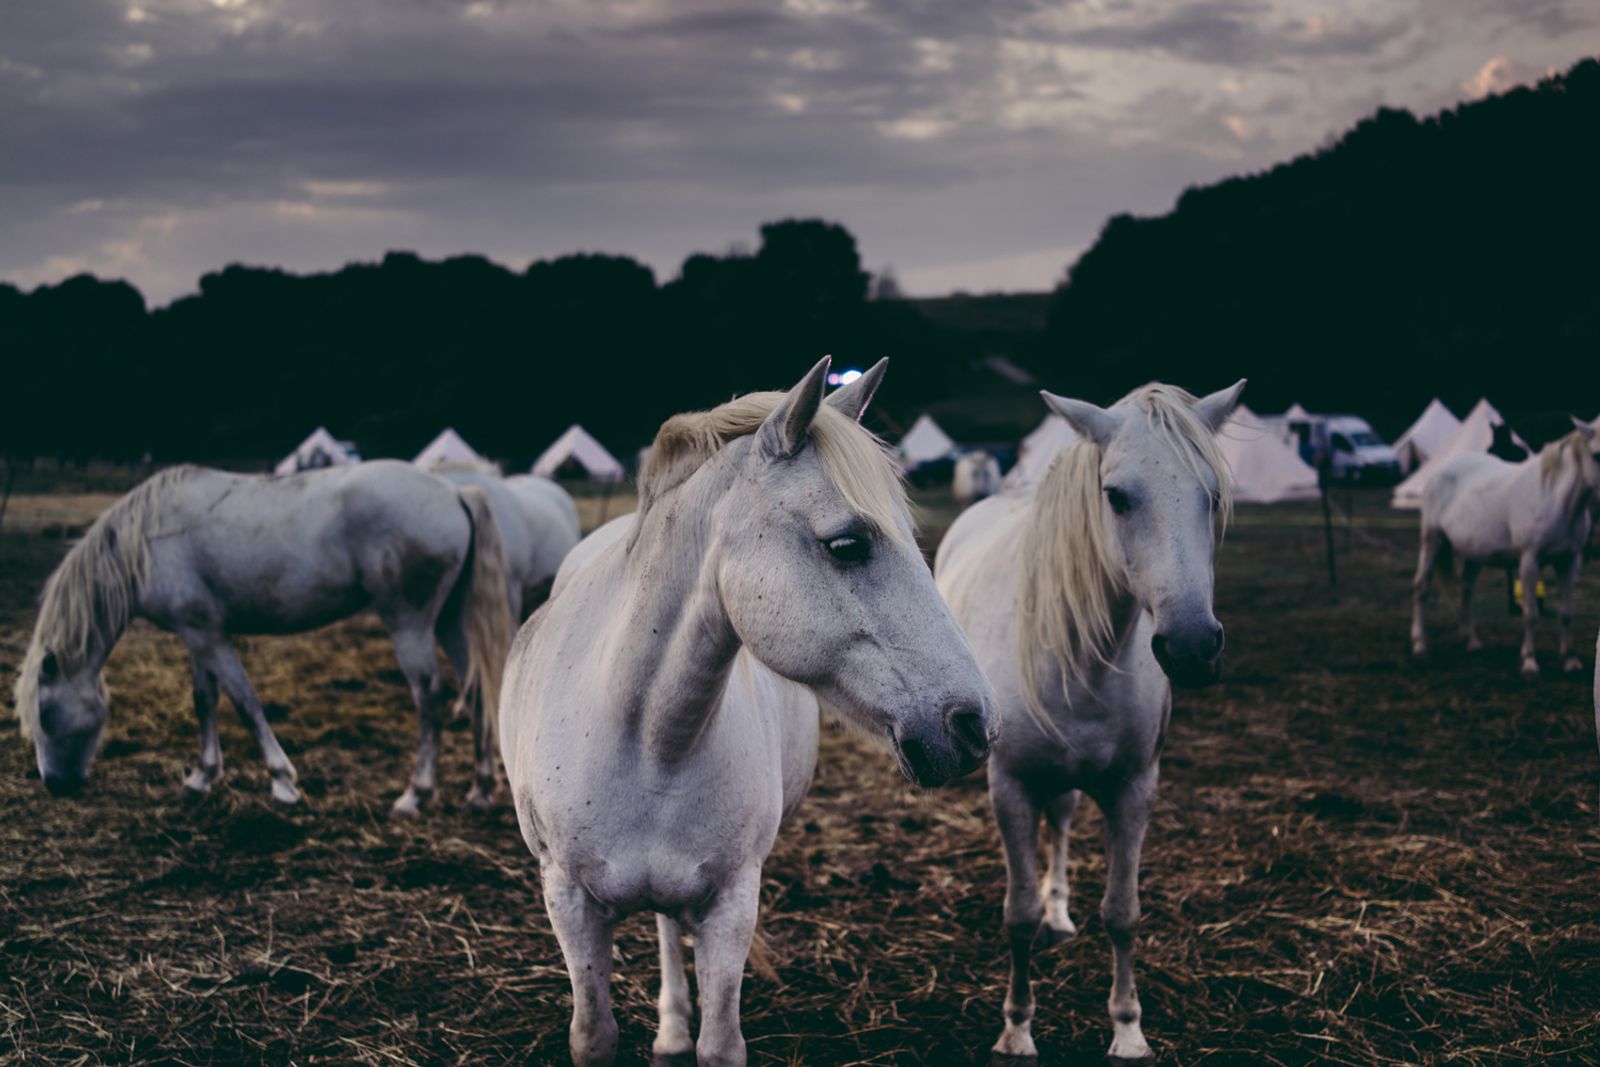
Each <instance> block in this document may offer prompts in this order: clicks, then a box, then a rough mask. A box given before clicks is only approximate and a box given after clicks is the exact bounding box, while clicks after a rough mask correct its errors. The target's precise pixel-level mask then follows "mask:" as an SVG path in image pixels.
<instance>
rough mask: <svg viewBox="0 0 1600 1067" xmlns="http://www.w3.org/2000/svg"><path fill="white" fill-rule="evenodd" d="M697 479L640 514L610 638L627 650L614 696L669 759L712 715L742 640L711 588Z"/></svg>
mask: <svg viewBox="0 0 1600 1067" xmlns="http://www.w3.org/2000/svg"><path fill="white" fill-rule="evenodd" d="M707 473H711V472H707ZM696 481H699V479H698V477H697V478H696V479H693V480H692V481H691V484H688V485H684V486H682V487H680V488H679V489H678V490H675V491H674V495H676V494H687V495H686V497H685V499H682V500H673V499H667V500H662V501H659V502H657V503H656V505H655V506H654V507H653V508H651V510H650V511H648V512H646V513H644V514H642V515H641V516H640V517H639V520H638V521H639V522H641V523H643V524H644V525H643V527H642V528H641V530H640V531H639V536H638V537H637V539H636V540H635V541H634V544H633V545H632V547H631V548H630V549H629V551H628V555H627V560H626V562H625V564H624V567H623V575H624V578H623V582H624V586H625V591H624V594H623V598H622V601H621V603H622V607H621V615H620V617H619V623H620V626H619V630H618V632H617V633H616V634H615V636H614V643H613V644H612V647H613V648H617V649H621V650H626V651H625V654H624V656H623V657H622V658H621V660H620V664H619V666H618V667H617V669H616V670H615V671H614V673H613V675H612V678H613V682H612V685H613V687H614V689H613V692H614V693H615V695H616V698H617V701H618V703H619V705H620V706H621V707H622V708H623V709H625V715H626V718H627V720H628V723H629V725H630V726H631V727H632V729H633V732H634V733H635V736H638V737H639V738H640V739H641V741H642V742H643V744H644V747H645V752H646V754H647V755H648V756H649V757H651V758H653V759H655V760H657V761H659V762H660V763H662V764H665V765H669V766H670V765H672V764H674V763H676V762H678V761H679V760H681V759H682V758H683V757H684V756H686V755H688V754H689V752H690V751H691V750H692V749H693V748H694V747H695V744H696V742H697V741H698V740H699V738H700V736H701V734H702V733H703V732H704V731H705V728H706V725H707V724H708V723H709V722H710V721H711V717H712V716H713V715H714V714H715V712H716V710H717V707H718V706H719V705H720V703H721V702H722V696H723V693H724V692H725V691H726V689H727V685H728V676H729V672H730V670H731V668H732V666H733V661H734V658H735V656H737V655H738V652H739V647H740V642H739V638H738V635H737V634H736V633H734V630H733V625H732V623H731V622H730V621H729V619H728V614H727V611H726V610H725V609H724V607H723V605H722V600H721V596H720V594H719V592H718V589H717V579H716V574H715V562H714V560H713V559H712V551H713V549H712V548H711V544H710V542H711V537H710V525H711V503H712V494H711V492H710V489H711V487H709V486H704V485H697V484H693V483H694V482H696Z"/></svg>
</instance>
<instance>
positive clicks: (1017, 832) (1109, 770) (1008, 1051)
mask: <svg viewBox="0 0 1600 1067" xmlns="http://www.w3.org/2000/svg"><path fill="white" fill-rule="evenodd" d="M1243 388H1244V382H1242V381H1241V382H1239V383H1238V384H1237V385H1234V386H1233V387H1232V388H1230V389H1224V390H1222V391H1221V392H1218V393H1213V394H1212V395H1210V396H1207V397H1205V398H1204V399H1201V400H1196V399H1195V398H1194V397H1192V396H1190V395H1189V394H1188V393H1186V392H1184V391H1183V390H1181V389H1177V388H1174V387H1172V386H1168V385H1147V386H1143V387H1142V388H1139V389H1136V390H1134V391H1133V392H1132V393H1130V394H1128V396H1126V397H1124V398H1123V399H1122V400H1121V401H1120V402H1118V403H1117V404H1116V405H1114V406H1113V407H1111V408H1109V409H1102V408H1098V407H1095V406H1094V405H1093V404H1088V403H1085V402H1083V401H1081V400H1068V399H1065V398H1063V397H1058V396H1052V395H1051V394H1049V393H1045V394H1044V398H1045V401H1046V402H1047V403H1048V404H1049V406H1050V407H1051V408H1053V409H1054V410H1055V411H1056V412H1058V413H1059V414H1060V415H1061V416H1062V417H1063V418H1064V419H1066V420H1067V422H1069V423H1070V424H1071V425H1072V426H1073V428H1075V429H1076V430H1077V431H1078V433H1079V434H1080V435H1081V436H1080V437H1079V439H1078V440H1077V441H1076V442H1075V443H1074V444H1072V445H1069V446H1068V447H1067V448H1065V449H1063V450H1062V451H1061V453H1060V454H1059V455H1058V456H1057V457H1056V458H1055V460H1054V461H1053V462H1052V463H1051V465H1050V467H1049V469H1048V470H1047V471H1046V472H1045V474H1044V475H1043V477H1042V478H1041V479H1040V480H1039V482H1038V484H1037V486H1036V487H1033V486H1030V487H1025V488H1024V489H1022V490H1020V491H1018V492H1016V493H1006V494H1002V495H1000V496H996V497H991V498H990V499H988V500H985V501H983V502H982V503H980V504H978V505H976V506H974V507H973V508H971V509H969V510H967V511H966V512H963V513H962V515H961V517H960V518H958V519H957V520H956V522H955V524H954V525H953V526H952V527H951V528H950V532H949V533H948V534H947V535H946V536H945V539H944V542H943V543H942V544H941V545H940V546H939V553H938V557H937V560H936V562H935V565H934V573H935V574H936V575H937V576H938V582H939V588H940V590H941V591H942V592H943V593H944V595H945V599H946V600H947V601H949V604H950V608H951V610H952V611H954V612H955V616H956V619H957V620H958V621H959V622H960V623H961V625H962V626H963V627H964V628H965V629H966V631H967V636H968V638H969V639H970V640H971V641H972V647H973V651H974V652H976V653H977V656H978V662H979V664H980V665H982V667H983V669H984V673H985V674H987V675H988V677H989V681H990V682H991V683H992V684H993V686H994V690H995V700H996V706H997V708H998V709H999V713H1000V719H1001V723H1002V729H1001V731H1000V736H999V740H998V741H997V742H996V744H995V747H994V752H993V754H992V756H991V757H990V759H989V799H990V802H991V804H992V805H993V807H994V817H995V821H996V822H997V823H998V824H999V827H1000V839H1001V843H1002V844H1003V845H1004V847H1005V856H1006V901H1005V923H1006V929H1007V933H1008V936H1009V940H1010V945H1011V980H1010V986H1009V991H1008V992H1007V995H1006V1001H1005V1030H1004V1032H1003V1033H1002V1034H1001V1035H1000V1040H999V1042H998V1043H997V1044H996V1045H995V1051H996V1052H997V1053H1000V1054H1002V1055H1007V1056H1033V1055H1036V1052H1035V1049H1034V1043H1033V1036H1032V1024H1033V1016H1034V999H1033V989H1032V986H1031V984H1030V981H1029V974H1028V969H1029V954H1030V952H1031V951H1032V950H1033V949H1034V948H1035V947H1039V948H1044V947H1048V946H1050V945H1053V944H1057V943H1059V942H1061V941H1065V940H1067V939H1069V938H1072V937H1074V936H1075V935H1076V933H1077V929H1076V927H1074V926H1073V924H1072V919H1071V918H1070V917H1069V915H1068V912H1067V830H1068V824H1069V821H1070V820H1071V818H1072V814H1073V812H1074V811H1075V810H1076V809H1077V806H1078V800H1079V797H1080V795H1081V794H1082V793H1088V794H1089V795H1090V796H1091V797H1093V798H1094V800H1095V802H1096V803H1097V804H1098V805H1099V806H1100V809H1101V811H1103V812H1104V813H1105V818H1106V831H1107V832H1106V853H1107V855H1106V892H1105V898H1104V899H1103V900H1102V901H1101V905H1100V914H1101V916H1102V917H1103V918H1104V920H1105V924H1106V931H1107V932H1108V933H1109V935H1110V937H1111V947H1112V955H1113V972H1112V973H1113V978H1112V988H1111V1002H1110V1007H1111V1022H1112V1027H1113V1038H1112V1042H1111V1055H1112V1056H1113V1057H1115V1058H1124V1059H1138V1058H1142V1057H1145V1056H1148V1055H1149V1054H1150V1047H1149V1045H1147V1044H1146V1043H1145V1039H1144V1034H1143V1031H1142V1030H1141V1028H1140V1024H1139V1019H1140V1009H1139V998H1138V995H1137V993H1136V992H1135V990H1134V981H1133V938H1134V929H1135V925H1136V924H1137V922H1138V919H1139V854H1140V849H1141V847H1142V845H1143V842H1144V834H1145V828H1146V826H1147V824H1148V823H1149V819H1150V810H1151V808H1152V806H1153V805H1154V803H1155V798H1156V780H1157V777H1158V774H1159V768H1160V756H1161V747H1162V741H1163V738H1164V737H1165V734H1166V728H1167V719H1168V716H1169V714H1170V711H1171V707H1172V691H1171V685H1170V684H1169V679H1170V682H1175V683H1177V684H1179V685H1186V686H1201V685H1208V684H1210V683H1212V682H1214V681H1216V679H1217V678H1218V677H1219V675H1220V672H1221V664H1222V627H1221V625H1219V624H1218V622H1217V620H1216V616H1215V615H1213V614H1212V607H1211V600H1212V582H1213V578H1212V556H1213V548H1214V537H1215V527H1216V525H1217V524H1218V522H1219V520H1220V521H1225V520H1226V516H1227V512H1228V509H1229V500H1230V498H1229V476H1228V470H1227V466H1226V463H1225V461H1224V460H1223V458H1222V454H1221V452H1220V451H1219V450H1218V447H1217V441H1216V439H1215V434H1216V431H1217V428H1218V427H1220V426H1221V425H1222V424H1223V423H1224V422H1226V421H1227V418H1228V416H1229V414H1230V413H1231V412H1232V411H1233V409H1234V406H1235V405H1236V404H1237V403H1238V402H1239V394H1240V392H1241V391H1242V390H1243ZM1041 812H1043V813H1044V815H1045V817H1046V820H1047V821H1048V822H1049V824H1050V826H1051V828H1052V829H1053V830H1054V831H1055V841H1054V849H1053V851H1052V854H1051V858H1050V864H1049V872H1048V875H1047V877H1046V883H1045V899H1044V901H1043V902H1041V900H1040V893H1039V884H1038V880H1037V878H1038V876H1037V869H1036V865H1037V848H1038V845H1037V838H1038V833H1039V815H1040V813H1041ZM1041 919H1042V920H1043V924H1042V925H1041Z"/></svg>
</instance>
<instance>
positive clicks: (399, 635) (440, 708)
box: [385, 618, 448, 817]
mask: <svg viewBox="0 0 1600 1067" xmlns="http://www.w3.org/2000/svg"><path fill="white" fill-rule="evenodd" d="M385 623H386V624H388V626H389V637H390V639H391V640H393V641H394V653H395V657H396V658H397V659H398V660H399V661H400V671H401V673H403V674H404V675H405V676H406V681H407V682H408V683H410V685H411V699H412V701H413V702H414V703H415V704H416V706H417V723H418V734H417V762H416V766H414V767H413V768H412V770H411V784H410V785H408V786H407V787H406V791H405V792H404V793H402V794H400V799H399V800H396V801H395V802H394V807H393V809H391V810H392V812H393V813H394V814H395V815H399V816H401V817H410V816H413V815H415V814H417V812H418V811H420V810H421V808H422V806H423V805H424V804H426V803H427V802H428V801H429V800H430V799H432V797H433V791H434V788H435V787H436V786H437V784H438V774H439V770H438V768H439V727H440V724H441V723H442V722H443V720H444V717H445V712H446V711H447V710H448V709H447V708H446V706H445V700H444V695H443V693H442V688H443V687H442V685H441V682H440V677H439V656H438V654H437V653H436V652H435V651H434V648H433V631H432V630H431V629H430V628H429V627H428V626H427V625H426V624H425V623H420V622H418V621H417V620H415V619H411V618H405V619H399V620H395V621H394V622H392V623H390V622H389V620H387V619H386V620H385Z"/></svg>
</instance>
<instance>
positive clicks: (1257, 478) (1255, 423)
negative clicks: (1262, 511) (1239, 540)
mask: <svg viewBox="0 0 1600 1067" xmlns="http://www.w3.org/2000/svg"><path fill="white" fill-rule="evenodd" d="M1217 444H1218V446H1219V447H1220V448H1221V450H1222V456H1223V458H1224V459H1226V460H1227V461H1228V467H1229V469H1230V470H1231V471H1232V472H1233V498H1234V499H1235V500H1236V501H1238V502H1239V503H1241V504H1276V503H1278V502H1279V501H1284V500H1315V499H1316V498H1317V496H1318V494H1319V492H1320V491H1319V490H1318V488H1317V472H1316V470H1315V469H1314V468H1313V467H1312V466H1311V465H1310V464H1309V463H1307V462H1306V461H1305V460H1303V459H1301V458H1300V453H1299V452H1297V451H1295V449H1294V447H1293V446H1291V445H1289V444H1288V443H1286V442H1285V441H1284V439H1283V438H1282V437H1281V436H1279V435H1278V434H1277V433H1276V432H1275V431H1274V430H1273V428H1272V427H1271V426H1270V425H1268V424H1267V422H1266V421H1265V420H1263V419H1262V418H1261V417H1260V416H1258V415H1257V414H1256V413H1255V412H1253V411H1251V410H1250V409H1249V408H1247V407H1245V406H1244V405H1243V404H1240V405H1239V406H1238V407H1237V408H1235V409H1234V412H1233V415H1232V416H1231V417H1230V418H1229V419H1228V421H1227V423H1226V424H1225V425H1224V426H1223V427H1222V431H1221V432H1220V433H1219V434H1218V435H1217Z"/></svg>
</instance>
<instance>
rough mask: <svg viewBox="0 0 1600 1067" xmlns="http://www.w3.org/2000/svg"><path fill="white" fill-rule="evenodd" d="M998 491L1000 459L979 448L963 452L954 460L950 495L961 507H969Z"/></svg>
mask: <svg viewBox="0 0 1600 1067" xmlns="http://www.w3.org/2000/svg"><path fill="white" fill-rule="evenodd" d="M999 491H1000V461H999V460H997V459H995V458H994V457H993V456H992V455H990V454H989V453H988V452H986V451H984V450H983V449H981V448H975V449H973V450H972V451H971V452H963V453H962V454H961V458H960V459H958V460H956V470H955V475H954V477H952V479H951V482H950V492H951V495H952V496H954V497H955V499H956V503H957V504H960V505H961V506H962V507H964V508H965V507H971V506H972V505H973V504H976V503H977V502H978V501H980V500H982V499H984V498H985V497H991V496H994V495H995V494H996V493H998V492H999Z"/></svg>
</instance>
